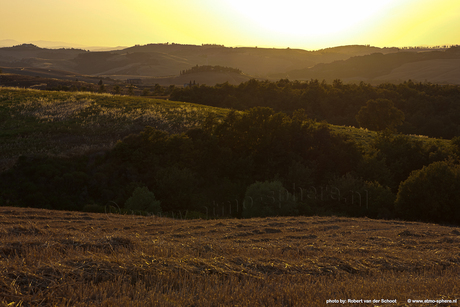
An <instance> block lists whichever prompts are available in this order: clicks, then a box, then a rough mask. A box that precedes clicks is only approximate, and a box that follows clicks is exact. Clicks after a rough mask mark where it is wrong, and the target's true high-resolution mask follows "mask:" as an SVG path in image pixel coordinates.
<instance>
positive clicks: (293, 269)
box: [0, 207, 460, 306]
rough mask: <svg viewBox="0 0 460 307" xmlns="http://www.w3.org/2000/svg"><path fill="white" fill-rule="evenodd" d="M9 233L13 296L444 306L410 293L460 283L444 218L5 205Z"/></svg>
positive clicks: (26, 301) (1, 277) (459, 239)
mask: <svg viewBox="0 0 460 307" xmlns="http://www.w3.org/2000/svg"><path fill="white" fill-rule="evenodd" d="M0 238H1V240H0V242H1V243H0V262H1V265H0V303H1V304H3V305H6V306H325V305H326V301H327V300H331V299H338V300H339V299H342V300H348V299H357V300H360V299H363V302H364V300H381V299H388V300H396V301H397V303H396V304H385V303H383V304H382V303H369V304H358V303H356V304H354V303H346V304H345V305H347V306H358V305H360V306H385V305H388V306H390V305H391V306H436V304H409V303H407V300H408V299H412V300H416V299H421V300H425V299H434V300H437V299H446V300H447V299H450V300H454V299H457V298H458V296H459V293H460V285H459V283H458V274H459V273H460V244H459V243H460V228H458V227H448V226H439V225H435V224H424V223H415V222H402V221H389V220H371V219H365V218H364V219H363V218H359V219H358V218H342V217H282V218H281V217H274V218H257V219H246V220H238V219H219V220H177V219H176V220H174V219H170V218H164V217H154V216H150V217H141V216H127V215H115V214H96V213H82V212H66V211H50V210H44V209H30V208H13V207H0ZM328 305H330V306H333V305H339V304H328ZM340 305H342V304H340ZM442 306H457V304H456V303H452V304H443V305H442Z"/></svg>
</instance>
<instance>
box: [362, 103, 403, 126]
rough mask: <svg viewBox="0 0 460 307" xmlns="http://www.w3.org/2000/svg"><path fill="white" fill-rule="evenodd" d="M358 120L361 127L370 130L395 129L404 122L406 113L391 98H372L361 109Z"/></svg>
mask: <svg viewBox="0 0 460 307" xmlns="http://www.w3.org/2000/svg"><path fill="white" fill-rule="evenodd" d="M356 120H357V121H358V124H359V126H360V127H363V128H368V129H370V130H374V131H382V130H385V129H391V130H394V129H396V127H397V126H400V125H402V123H403V122H404V113H403V111H401V110H399V109H398V108H396V107H395V106H394V104H393V101H391V100H389V99H382V98H379V99H375V100H374V99H371V100H368V101H367V102H366V105H365V106H363V107H362V108H361V109H360V110H359V112H358V114H357V115H356Z"/></svg>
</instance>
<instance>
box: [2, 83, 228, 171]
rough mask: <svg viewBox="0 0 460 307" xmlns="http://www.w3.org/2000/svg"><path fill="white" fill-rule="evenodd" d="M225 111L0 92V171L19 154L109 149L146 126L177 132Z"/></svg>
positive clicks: (115, 98) (84, 96) (135, 100)
mask: <svg viewBox="0 0 460 307" xmlns="http://www.w3.org/2000/svg"><path fill="white" fill-rule="evenodd" d="M209 112H211V113H215V114H216V115H217V116H218V117H223V116H224V115H225V114H226V113H227V112H228V110H225V109H219V108H213V107H208V106H202V105H196V104H191V103H180V102H173V101H167V100H158V99H150V98H142V97H128V96H116V95H109V94H92V93H81V92H75V93H71V92H48V91H38V90H24V89H15V88H0V144H1V145H2V150H1V153H0V171H1V170H3V169H5V168H7V167H9V166H11V165H12V163H14V161H15V160H16V158H17V157H18V156H20V155H27V154H48V155H63V156H66V155H75V154H82V153H88V152H96V151H101V150H107V149H109V148H111V147H112V146H113V145H114V144H115V143H116V142H117V141H118V140H120V139H122V138H123V137H125V136H127V135H129V134H131V133H139V132H140V131H142V130H143V129H144V127H145V126H152V127H156V128H158V129H161V130H165V131H169V132H173V133H178V132H185V131H186V130H187V129H188V128H190V127H194V126H196V125H199V124H200V123H201V122H202V120H203V119H204V118H205V117H206V115H207V114H208V113H209Z"/></svg>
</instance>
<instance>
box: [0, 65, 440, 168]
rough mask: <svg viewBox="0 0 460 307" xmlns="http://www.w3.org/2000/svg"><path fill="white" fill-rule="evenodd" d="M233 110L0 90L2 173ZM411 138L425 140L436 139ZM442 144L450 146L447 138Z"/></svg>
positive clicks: (362, 138) (366, 139)
mask: <svg viewBox="0 0 460 307" xmlns="http://www.w3.org/2000/svg"><path fill="white" fill-rule="evenodd" d="M194 75H195V74H192V75H191V76H194ZM181 77H182V78H183V81H184V83H188V82H189V80H190V75H183V76H181ZM193 80H195V79H193ZM196 80H200V79H199V78H196ZM229 111H230V110H229V109H225V108H217V107H211V106H205V105H199V104H193V103H186V102H175V101H168V100H161V99H151V98H145V97H132V96H119V95H111V94H94V93H86V92H83V93H82V92H75V93H72V92H49V91H40V90H24V89H16V88H0V119H2V121H1V124H0V131H1V132H0V137H1V143H2V144H1V145H2V151H1V153H0V171H2V170H5V169H7V168H9V167H11V166H12V165H13V164H14V162H15V161H16V159H17V158H18V157H19V156H20V155H35V154H47V155H58V156H73V155H76V154H82V153H96V152H100V151H104V150H108V149H110V148H111V147H112V146H113V145H114V144H115V143H116V142H117V141H118V140H120V139H122V138H123V137H125V136H127V135H129V134H131V133H139V132H141V131H142V130H143V129H144V127H145V126H152V127H156V128H159V129H161V130H164V131H167V132H170V133H177V132H185V131H186V130H187V129H189V128H191V127H195V126H197V125H200V124H201V123H202V122H203V120H204V119H205V117H206V115H207V114H208V113H214V114H216V115H217V116H218V118H223V117H224V116H225V115H226V114H228V112H229ZM331 127H332V129H333V130H334V131H337V132H340V133H345V134H349V135H350V136H351V137H352V138H353V139H354V140H356V141H357V142H358V143H360V144H362V145H363V146H364V147H368V145H369V143H370V142H371V141H372V140H373V139H374V138H375V137H376V132H374V131H369V130H367V129H359V128H355V127H347V126H337V125H332V126H331ZM412 137H413V138H414V139H417V140H421V141H423V142H428V141H430V140H434V139H430V138H426V137H416V136H412ZM437 141H441V140H437ZM442 142H443V143H446V144H447V142H448V140H442Z"/></svg>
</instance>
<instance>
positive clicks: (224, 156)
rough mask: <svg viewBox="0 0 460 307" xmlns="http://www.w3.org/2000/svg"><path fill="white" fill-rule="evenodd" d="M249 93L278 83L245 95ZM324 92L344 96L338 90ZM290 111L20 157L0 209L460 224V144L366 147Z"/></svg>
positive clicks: (386, 134)
mask: <svg viewBox="0 0 460 307" xmlns="http://www.w3.org/2000/svg"><path fill="white" fill-rule="evenodd" d="M283 82H284V83H283ZM281 84H284V86H283V87H281V89H290V90H289V91H288V90H286V92H287V94H288V93H289V92H292V93H295V92H296V89H295V83H290V82H286V81H281V82H280V83H278V84H272V85H270V86H272V87H274V89H277V88H280V85H281ZM313 84H316V83H315V82H313ZM248 86H257V87H259V86H269V84H267V83H259V82H250V83H249V84H246V85H245V86H243V89H244V87H248ZM310 86H313V85H312V84H311V83H309V84H308V87H310ZM316 86H317V87H318V88H322V89H323V90H324V89H326V88H327V89H328V90H329V91H335V89H337V92H339V90H338V88H339V84H335V85H332V86H328V85H324V84H323V85H321V84H317V85H316ZM341 86H343V85H341ZM411 86H412V84H410V83H408V84H404V85H400V87H402V88H407V89H408V90H410V89H411ZM413 86H417V85H413ZM223 87H224V88H225V87H226V88H232V87H229V86H223ZM343 87H344V88H348V87H349V88H355V89H366V88H367V89H369V91H371V92H379V91H382V92H385V93H390V92H391V91H390V90H384V89H381V88H377V89H374V88H371V87H367V86H365V85H360V86H343ZM427 88H435V87H434V86H427ZM211 89H212V88H207V87H200V88H196V89H191V90H190V93H193V91H194V90H211ZM233 89H234V90H235V92H237V91H238V89H237V88H233ZM395 89H398V86H396V87H395ZM214 90H216V91H217V90H219V87H217V88H215V89H214ZM413 90H414V91H417V90H416V89H413ZM454 90H455V88H446V89H442V88H440V89H439V92H440V93H441V94H442V93H443V92H444V91H447V92H451V91H454ZM299 91H302V90H301V89H299ZM304 92H305V93H306V92H307V91H304ZM395 92H396V90H395ZM184 93H186V91H184ZM368 97H372V95H370V96H368ZM267 99H268V98H267ZM401 99H402V98H401ZM290 113H291V114H290V115H287V114H285V113H282V112H276V111H274V110H273V109H271V108H268V107H255V108H251V109H249V110H246V111H244V112H238V111H232V112H230V113H228V115H227V116H226V117H225V118H224V119H222V120H217V119H216V117H215V116H214V115H212V114H210V115H209V116H207V117H206V119H205V120H204V122H203V123H202V125H201V127H197V128H193V129H190V130H188V131H187V132H186V133H182V134H169V133H167V132H164V131H160V130H157V129H154V128H151V127H147V128H145V130H144V131H143V132H141V133H140V134H132V135H130V136H128V137H126V138H124V139H123V140H122V141H119V142H118V143H117V145H116V146H115V147H114V148H113V149H112V150H110V151H108V152H106V153H105V154H100V153H99V154H92V155H87V156H81V157H74V158H57V157H46V156H44V157H39V156H22V157H20V158H19V160H18V162H17V163H16V165H15V166H14V167H13V168H11V169H10V170H8V171H6V172H4V173H2V174H0V185H1V186H2V190H1V191H0V205H10V206H11V205H14V206H32V207H39V208H50V209H65V210H86V211H98V212H104V211H105V210H107V208H114V207H117V208H119V209H120V210H122V211H123V212H126V213H128V212H138V213H142V212H144V213H145V212H150V213H153V214H163V215H165V214H166V215H168V216H172V215H175V216H182V217H187V218H192V217H202V218H206V217H211V218H215V217H219V216H221V217H254V216H288V215H343V216H368V217H371V218H402V219H409V220H424V221H433V222H443V223H456V224H458V223H460V214H459V213H460V207H459V205H458V204H459V203H460V199H459V197H460V196H459V195H458V190H459V188H460V186H459V185H460V180H459V179H460V178H459V177H460V167H459V166H458V162H459V154H460V138H454V139H453V140H452V141H451V142H450V143H447V142H440V141H439V140H428V141H427V140H425V141H423V142H422V141H421V140H417V139H414V138H410V137H408V136H405V135H402V134H394V133H392V131H391V130H388V129H387V130H383V131H381V132H379V133H378V135H377V137H376V138H375V139H374V140H373V141H372V143H371V144H370V145H369V148H363V147H361V146H360V145H358V143H356V141H355V140H354V139H351V138H350V137H349V136H347V135H343V134H337V133H334V132H333V131H332V130H331V128H330V126H329V125H328V124H327V123H324V122H323V123H318V122H317V121H315V120H313V119H311V115H310V114H309V113H308V112H305V110H302V109H299V110H295V111H292V112H290Z"/></svg>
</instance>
